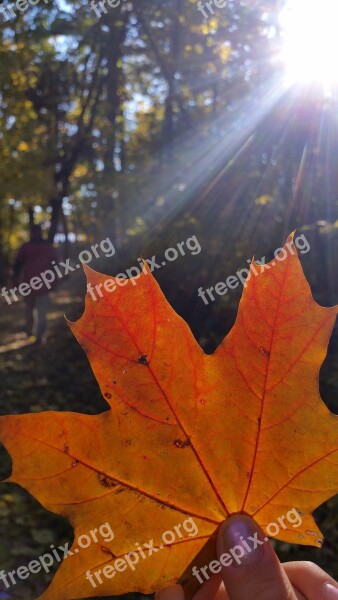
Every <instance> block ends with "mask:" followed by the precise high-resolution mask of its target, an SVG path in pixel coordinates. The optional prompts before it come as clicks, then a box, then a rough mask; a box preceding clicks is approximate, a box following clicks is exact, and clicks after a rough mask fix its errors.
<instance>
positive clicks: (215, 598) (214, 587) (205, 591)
mask: <svg viewBox="0 0 338 600" xmlns="http://www.w3.org/2000/svg"><path fill="white" fill-rule="evenodd" d="M194 600H229V596H228V594H227V593H226V591H225V589H224V584H223V582H222V577H221V576H220V575H213V577H211V578H210V579H209V580H208V581H207V582H206V583H205V584H204V585H203V586H202V587H201V589H200V590H198V592H197V594H195V596H194Z"/></svg>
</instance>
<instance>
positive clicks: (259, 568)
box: [217, 515, 297, 600]
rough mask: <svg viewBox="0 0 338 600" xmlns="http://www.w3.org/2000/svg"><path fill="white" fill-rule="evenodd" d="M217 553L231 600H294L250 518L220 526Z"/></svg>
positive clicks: (264, 540) (267, 547)
mask: <svg viewBox="0 0 338 600" xmlns="http://www.w3.org/2000/svg"><path fill="white" fill-rule="evenodd" d="M217 551H218V554H219V562H220V563H221V565H222V572H221V573H222V577H223V581H224V583H225V587H226V590H227V592H228V595H229V599H230V600H243V598H245V600H253V599H254V600H271V598H273V600H297V596H296V594H295V592H294V591H293V590H292V587H291V584H290V581H289V580H288V578H287V575H286V573H285V571H284V569H283V568H282V566H281V564H280V562H279V560H278V558H277V556H276V554H275V552H274V550H273V548H272V546H271V544H270V543H269V542H268V538H266V537H264V533H263V531H262V530H261V528H260V527H259V525H257V523H255V521H254V520H253V519H251V518H250V517H249V516H246V515H236V516H233V517H229V519H227V520H226V521H225V522H224V523H223V524H222V525H221V527H220V529H219V532H218V537H217Z"/></svg>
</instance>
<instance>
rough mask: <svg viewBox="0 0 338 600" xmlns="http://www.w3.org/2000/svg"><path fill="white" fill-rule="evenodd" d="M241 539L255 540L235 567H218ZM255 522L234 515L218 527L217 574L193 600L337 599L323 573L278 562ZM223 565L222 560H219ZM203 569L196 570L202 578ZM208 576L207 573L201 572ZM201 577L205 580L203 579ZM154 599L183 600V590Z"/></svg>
mask: <svg viewBox="0 0 338 600" xmlns="http://www.w3.org/2000/svg"><path fill="white" fill-rule="evenodd" d="M243 540H252V541H253V542H254V541H255V543H254V544H251V546H252V547H255V546H256V547H255V549H251V548H250V552H247V553H246V554H245V555H244V556H243V557H242V558H241V559H240V562H239V564H237V562H236V561H232V564H231V565H230V566H224V565H223V566H222V564H221V561H220V559H221V557H222V556H223V557H224V556H225V555H226V554H227V555H228V556H229V554H228V553H229V550H230V549H232V548H234V547H235V546H237V545H241V546H242V547H243V546H244V543H243ZM266 540H267V538H266V537H265V536H264V533H263V532H262V530H261V528H260V527H259V525H257V523H256V522H255V521H254V520H253V519H251V518H250V517H248V516H245V515H236V516H233V517H230V518H229V519H227V520H226V521H225V522H224V523H223V524H222V525H221V527H220V529H219V532H218V537H217V554H218V558H219V561H218V562H219V565H220V567H219V568H221V572H220V573H219V574H218V575H213V576H212V577H210V578H209V579H208V580H207V582H206V583H205V584H204V585H203V586H202V588H201V589H200V590H199V591H198V592H197V594H196V595H195V596H194V600H338V584H337V583H336V582H335V581H334V579H332V578H331V577H330V576H329V575H327V573H325V571H323V570H322V569H320V568H319V567H318V566H317V565H314V564H313V563H310V562H289V563H284V564H283V565H282V564H281V563H280V562H279V560H278V558H277V555H276V554H275V552H274V549H273V547H272V546H271V544H270V543H269V542H267V541H266ZM223 562H226V559H225V558H223ZM202 572H203V569H200V570H199V576H200V577H201V578H202ZM205 573H207V574H209V575H210V570H209V571H207V570H206V571H205ZM204 578H205V577H204ZM155 600H184V592H183V588H182V587H181V586H180V585H175V586H171V587H170V588H166V589H163V590H161V591H160V592H158V593H157V594H156V596H155Z"/></svg>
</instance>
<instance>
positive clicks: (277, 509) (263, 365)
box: [0, 239, 338, 600]
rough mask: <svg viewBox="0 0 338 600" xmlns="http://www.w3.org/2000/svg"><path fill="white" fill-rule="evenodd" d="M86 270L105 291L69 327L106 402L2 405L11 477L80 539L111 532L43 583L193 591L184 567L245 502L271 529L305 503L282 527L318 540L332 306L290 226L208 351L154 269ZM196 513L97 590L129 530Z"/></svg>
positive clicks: (61, 593) (325, 483)
mask: <svg viewBox="0 0 338 600" xmlns="http://www.w3.org/2000/svg"><path fill="white" fill-rule="evenodd" d="M286 254H287V257H286V258H285V255H286ZM283 257H284V258H285V259H284V260H282V259H283ZM87 276H88V281H89V282H90V283H91V284H92V285H93V286H100V287H99V289H100V290H101V292H102V294H101V295H102V297H100V296H99V294H96V296H97V300H96V301H94V299H93V298H92V297H91V296H90V295H89V294H88V296H87V299H86V309H85V312H84V315H83V316H82V318H81V319H80V320H79V321H78V322H76V323H73V324H71V325H70V326H71V329H72V331H73V333H74V335H75V336H76V338H77V339H78V341H79V342H80V344H81V345H82V346H83V348H84V350H85V351H86V353H87V356H88V358H89V361H90V363H91V366H92V369H93V371H94V373H95V376H96V378H97V381H98V383H99V385H100V388H101V391H102V394H103V396H104V398H105V399H106V401H107V402H108V404H109V405H110V410H108V411H107V412H105V413H103V414H100V415H96V416H87V415H83V414H76V413H67V412H45V413H41V414H31V415H23V416H8V417H3V418H1V420H0V433H1V439H2V441H3V443H4V444H5V446H6V447H7V449H8V451H9V452H10V453H11V455H12V458H13V473H12V476H11V478H10V481H15V482H18V483H19V484H21V485H22V486H23V487H25V488H26V489H27V490H29V491H30V493H31V494H33V495H34V496H35V497H36V498H37V499H38V500H39V501H40V502H41V504H42V505H43V506H45V507H46V508H47V509H48V510H50V511H53V512H55V513H59V514H62V515H64V516H66V517H67V518H68V519H69V520H70V522H71V524H72V526H73V527H74V530H75V542H74V544H75V543H76V539H77V538H78V536H80V535H81V534H84V533H87V532H88V531H89V530H90V529H93V528H95V527H99V526H100V524H101V523H104V522H109V523H110V525H111V527H112V529H113V530H114V533H115V536H114V539H113V540H112V541H110V542H105V544H104V545H102V544H100V543H98V544H92V545H91V546H90V547H89V548H88V549H87V550H85V551H83V552H81V553H78V554H76V553H74V554H73V555H72V556H69V557H67V560H66V561H65V562H64V563H63V564H62V565H61V567H60V569H59V570H58V572H57V574H56V576H55V577H54V580H53V582H52V584H51V586H50V587H49V589H48V590H47V592H46V593H45V594H44V595H43V598H44V599H49V600H54V599H55V600H56V599H57V600H60V599H65V600H67V599H70V598H84V597H89V596H95V595H99V596H104V595H114V594H121V593H126V592H129V591H130V592H131V591H140V592H145V593H150V592H153V591H155V590H156V589H159V588H161V587H162V586H165V585H167V584H172V583H174V582H177V581H178V580H179V581H181V583H183V585H184V586H185V589H186V592H187V595H188V596H191V595H192V593H193V592H194V590H196V585H197V586H198V582H197V581H196V580H193V578H192V576H191V567H192V566H193V565H196V566H197V567H199V566H201V565H204V564H206V563H207V561H210V560H211V559H212V558H213V557H214V556H215V546H214V540H215V532H216V530H217V527H218V525H219V523H220V522H221V521H223V520H224V519H226V518H227V517H228V515H230V514H233V513H238V512H245V513H247V514H249V515H252V516H253V517H254V518H255V519H256V521H258V523H259V524H260V525H261V527H262V528H263V530H264V529H265V528H266V527H267V525H268V524H269V523H271V522H274V521H276V520H277V519H278V517H280V516H281V515H285V514H286V513H287V512H288V511H289V510H290V509H291V508H293V507H296V508H297V510H298V511H299V513H300V514H301V515H302V524H301V525H300V526H299V527H298V528H293V527H290V528H289V529H282V528H281V531H280V535H279V536H278V537H279V539H282V540H285V541H287V542H293V543H300V544H311V545H318V546H320V545H321V542H322V540H321V534H320V531H318V528H317V526H316V524H315V522H314V520H313V517H312V516H311V513H312V512H313V510H314V509H315V508H316V507H317V506H318V505H320V504H321V503H323V502H324V501H325V500H327V499H328V498H329V497H331V496H332V495H334V494H335V493H337V491H338V468H337V467H338V435H337V431H338V430H337V417H336V416H334V415H332V414H330V412H329V411H328V409H327V408H326V407H325V405H324V404H323V402H322V400H321V398H320V395H319V391H318V375H319V369H320V366H321V364H322V362H323V360H324V358H325V354H326V348H327V344H328V340H329V337H330V334H331V332H332V328H333V326H334V323H335V318H336V314H337V307H334V308H323V307H321V306H319V305H318V304H316V302H315V301H314V300H313V298H312V295H311V291H310V288H309V285H308V283H307V281H306V279H305V277H304V274H303V272H302V269H301V266H300V263H299V259H298V256H297V255H296V250H295V247H294V245H293V243H292V241H291V239H290V240H289V241H288V245H287V246H286V247H285V249H284V250H283V254H280V255H279V256H278V257H277V259H276V260H275V261H274V263H272V264H271V263H270V264H269V265H268V266H266V265H265V266H264V265H263V266H259V265H257V264H253V265H252V272H251V277H250V279H249V280H248V282H247V284H246V286H245V289H244V293H243V297H242V300H241V303H240V306H239V311H238V316H237V319H236V323H235V325H234V327H233V329H232V330H231V332H230V333H229V335H228V336H227V337H226V338H225V340H224V341H223V343H222V344H221V345H220V346H219V348H218V349H217V350H216V352H215V353H214V354H213V355H211V356H207V355H205V354H204V352H203V351H202V349H201V348H200V346H199V345H198V344H197V342H196V340H195V339H194V337H193V335H192V333H191V331H190V329H189V328H188V326H187V324H186V323H185V322H184V321H183V320H182V319H181V318H180V317H179V316H178V315H177V314H176V313H175V312H174V311H173V309H172V308H171V306H170V305H169V304H168V302H167V301H166V299H165V297H164V296H163V294H162V292H161V290H160V288H159V286H158V284H157V283H156V281H155V279H154V278H153V277H152V276H151V274H150V273H149V272H147V271H145V272H144V273H142V275H141V277H140V278H139V279H138V280H137V281H133V280H128V281H123V282H122V281H120V282H119V284H121V285H118V286H116V289H115V291H113V292H110V293H109V292H108V291H106V290H105V288H104V285H103V284H104V282H105V280H106V279H107V277H106V276H105V275H101V274H99V273H96V272H94V271H92V270H90V269H87ZM122 283H123V285H122ZM135 284H136V285H135ZM84 401H85V402H90V399H89V398H86V399H84ZM190 517H192V518H193V519H194V522H195V523H196V526H197V527H198V534H197V535H196V536H195V537H188V536H187V537H184V538H182V539H179V540H176V541H174V542H173V543H172V544H169V545H167V546H165V547H164V548H161V551H160V552H154V554H153V556H152V557H151V558H149V560H148V561H143V562H142V563H141V562H140V563H139V564H138V565H137V567H136V568H135V570H134V571H133V570H131V569H128V570H125V571H124V572H120V573H116V574H115V575H116V576H114V577H113V578H111V579H107V578H106V579H104V581H103V584H102V585H100V586H98V587H97V589H93V587H92V585H91V584H90V582H89V581H88V579H86V577H85V573H86V571H87V570H88V569H90V570H91V571H94V570H96V569H98V568H101V569H102V568H103V566H105V565H109V564H112V563H113V561H114V560H116V557H119V556H123V555H124V554H126V553H128V552H131V551H135V545H136V543H140V544H142V543H143V542H147V541H148V540H149V539H151V540H152V542H153V546H154V548H159V547H161V546H162V534H163V532H165V531H167V530H173V528H174V526H175V525H177V524H178V523H182V522H184V520H185V519H187V518H190Z"/></svg>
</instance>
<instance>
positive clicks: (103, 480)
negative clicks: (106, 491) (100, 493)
mask: <svg viewBox="0 0 338 600" xmlns="http://www.w3.org/2000/svg"><path fill="white" fill-rule="evenodd" d="M98 479H99V482H100V484H101V485H102V487H105V488H113V487H116V486H117V485H118V484H117V483H115V481H114V480H113V479H110V478H109V477H107V476H106V475H102V473H99V474H98Z"/></svg>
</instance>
